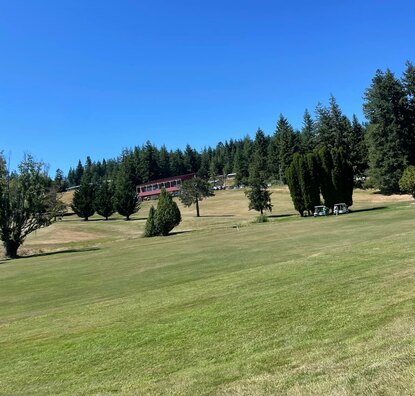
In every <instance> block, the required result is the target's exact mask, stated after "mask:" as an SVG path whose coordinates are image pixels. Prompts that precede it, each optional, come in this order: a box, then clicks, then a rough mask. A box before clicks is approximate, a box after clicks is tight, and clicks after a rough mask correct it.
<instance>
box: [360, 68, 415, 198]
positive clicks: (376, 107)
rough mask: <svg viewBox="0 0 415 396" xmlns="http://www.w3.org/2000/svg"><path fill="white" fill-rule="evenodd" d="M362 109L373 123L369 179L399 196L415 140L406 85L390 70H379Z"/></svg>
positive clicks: (371, 125)
mask: <svg viewBox="0 0 415 396" xmlns="http://www.w3.org/2000/svg"><path fill="white" fill-rule="evenodd" d="M363 109H364V112H365V115H366V118H367V119H368V120H369V122H370V125H369V128H368V133H367V143H368V150H369V165H370V170H369V171H370V172H369V175H370V177H371V179H372V182H373V183H374V184H375V185H376V186H377V187H378V188H379V189H380V190H381V191H383V192H387V193H393V192H397V191H399V179H400V177H401V176H402V172H403V171H404V169H405V168H406V166H407V163H408V159H409V158H410V157H411V156H412V155H413V154H412V149H413V147H414V139H415V136H414V134H413V133H412V134H410V133H409V130H410V124H411V122H410V119H411V116H410V115H409V114H410V112H408V110H409V105H408V95H407V92H406V90H405V87H404V85H403V84H402V82H401V81H400V80H399V79H397V78H396V77H395V75H394V74H393V73H392V72H391V71H390V70H387V71H386V72H385V73H383V72H382V71H380V70H378V71H377V72H376V75H375V77H374V78H373V79H372V84H371V86H370V87H369V88H368V89H367V90H366V93H365V103H364V106H363Z"/></svg>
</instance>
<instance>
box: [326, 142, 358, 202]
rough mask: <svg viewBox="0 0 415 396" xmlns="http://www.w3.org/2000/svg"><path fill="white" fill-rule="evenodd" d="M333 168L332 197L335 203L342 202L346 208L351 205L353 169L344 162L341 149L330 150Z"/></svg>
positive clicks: (344, 158)
mask: <svg viewBox="0 0 415 396" xmlns="http://www.w3.org/2000/svg"><path fill="white" fill-rule="evenodd" d="M330 154H331V157H332V164H333V168H332V171H331V175H332V176H331V177H332V183H333V196H334V200H335V201H336V202H335V203H342V202H344V203H345V204H346V205H347V206H352V205H353V184H354V183H353V168H352V165H351V164H350V163H349V162H348V161H347V160H346V157H345V155H344V152H343V150H342V149H338V150H336V149H332V150H331V152H330Z"/></svg>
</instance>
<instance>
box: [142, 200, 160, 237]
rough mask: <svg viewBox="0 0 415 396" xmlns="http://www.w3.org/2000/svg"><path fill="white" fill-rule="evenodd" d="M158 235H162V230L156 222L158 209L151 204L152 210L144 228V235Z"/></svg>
mask: <svg viewBox="0 0 415 396" xmlns="http://www.w3.org/2000/svg"><path fill="white" fill-rule="evenodd" d="M157 235H160V231H159V229H158V227H157V223H156V209H154V206H151V208H150V212H149V213H148V217H147V222H146V227H145V230H144V236H145V237H153V236H157Z"/></svg>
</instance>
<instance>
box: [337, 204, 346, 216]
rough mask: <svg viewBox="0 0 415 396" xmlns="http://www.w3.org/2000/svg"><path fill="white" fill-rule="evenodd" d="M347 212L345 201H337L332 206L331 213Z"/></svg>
mask: <svg viewBox="0 0 415 396" xmlns="http://www.w3.org/2000/svg"><path fill="white" fill-rule="evenodd" d="M346 213H349V208H348V207H347V205H346V204H345V203H338V204H335V205H334V206H333V214H334V215H336V216H337V215H339V214H346Z"/></svg>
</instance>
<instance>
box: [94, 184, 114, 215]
mask: <svg viewBox="0 0 415 396" xmlns="http://www.w3.org/2000/svg"><path fill="white" fill-rule="evenodd" d="M94 207H95V210H96V212H97V213H98V214H99V215H100V216H102V217H105V220H108V217H110V216H112V215H113V214H114V212H115V209H114V187H113V184H112V183H110V182H108V180H103V181H102V182H101V184H100V186H99V187H98V189H97V192H96V195H95V202H94Z"/></svg>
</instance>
